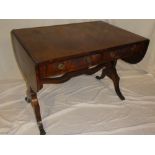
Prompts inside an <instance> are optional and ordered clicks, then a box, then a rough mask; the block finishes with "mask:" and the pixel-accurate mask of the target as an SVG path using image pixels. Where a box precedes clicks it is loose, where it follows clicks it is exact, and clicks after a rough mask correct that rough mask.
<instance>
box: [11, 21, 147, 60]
mask: <svg viewBox="0 0 155 155" xmlns="http://www.w3.org/2000/svg"><path fill="white" fill-rule="evenodd" d="M12 33H13V34H14V35H15V36H16V37H17V39H18V41H19V42H20V43H21V45H22V46H23V47H24V49H25V50H26V51H27V53H28V54H29V55H30V56H31V57H32V59H33V61H34V62H35V63H42V62H45V61H53V60H56V59H61V58H69V57H76V56H82V55H87V54H90V53H91V52H104V50H107V49H110V48H114V47H119V46H124V45H128V44H132V43H136V42H141V41H144V40H146V38H144V37H141V36H139V35H136V34H133V33H131V32H128V31H126V30H123V29H120V28H118V27H115V26H112V25H110V24H107V23H105V22H102V21H95V22H85V23H76V24H66V25H57V26H46V27H37V28H26V29H17V30H13V31H12Z"/></svg>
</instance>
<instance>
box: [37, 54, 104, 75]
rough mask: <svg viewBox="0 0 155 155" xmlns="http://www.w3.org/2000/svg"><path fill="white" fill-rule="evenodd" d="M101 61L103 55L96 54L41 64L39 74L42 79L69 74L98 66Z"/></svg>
mask: <svg viewBox="0 0 155 155" xmlns="http://www.w3.org/2000/svg"><path fill="white" fill-rule="evenodd" d="M101 61H102V57H101V55H100V54H95V55H91V56H85V57H80V58H74V59H71V60H66V61H61V62H55V63H48V64H41V65H40V66H39V72H40V76H41V77H48V76H55V75H61V74H65V73H67V72H72V71H78V70H81V69H86V68H89V67H91V66H94V65H97V64H98V63H101Z"/></svg>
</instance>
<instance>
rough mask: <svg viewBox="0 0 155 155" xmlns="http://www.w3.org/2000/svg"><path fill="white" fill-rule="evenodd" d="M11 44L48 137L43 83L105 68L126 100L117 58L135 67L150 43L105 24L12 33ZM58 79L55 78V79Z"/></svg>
mask: <svg viewBox="0 0 155 155" xmlns="http://www.w3.org/2000/svg"><path fill="white" fill-rule="evenodd" d="M11 36H12V43H13V48H14V52H15V57H16V60H17V62H18V65H19V68H20V70H21V72H22V74H23V76H24V78H25V81H26V84H27V97H26V101H27V102H29V103H30V102H31V104H32V107H33V109H34V112H35V116H36V120H37V123H38V127H39V130H40V134H45V131H44V128H43V124H42V120H41V114H40V107H39V103H38V99H37V92H38V91H39V90H41V89H42V87H43V84H47V83H48V84H50V83H63V82H65V81H67V80H69V79H71V78H72V77H75V76H78V75H81V74H87V75H91V74H94V73H96V72H97V71H99V70H100V69H102V74H101V76H97V77H96V78H97V79H98V80H100V79H102V78H104V77H105V76H108V77H109V78H110V79H111V80H112V81H113V83H114V87H115V91H116V93H117V95H118V96H119V97H120V99H121V100H124V99H125V98H124V96H123V95H122V93H121V91H120V88H119V80H120V78H119V76H118V74H117V71H116V63H117V60H118V59H122V60H124V61H125V62H128V63H131V64H135V63H138V62H140V61H141V60H142V59H143V57H144V56H145V53H146V51H147V48H148V45H149V40H148V39H146V38H144V37H142V36H139V35H136V34H133V33H131V32H128V31H126V30H123V29H121V28H118V27H115V26H113V25H110V24H107V23H105V22H102V21H95V22H85V23H76V24H66V25H57V26H46V27H37V28H25V29H16V30H12V32H11ZM55 76H56V77H55Z"/></svg>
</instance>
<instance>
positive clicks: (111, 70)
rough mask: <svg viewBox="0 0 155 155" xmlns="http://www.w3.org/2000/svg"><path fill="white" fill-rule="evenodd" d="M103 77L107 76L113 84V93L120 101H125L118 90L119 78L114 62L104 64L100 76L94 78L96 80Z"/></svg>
mask: <svg viewBox="0 0 155 155" xmlns="http://www.w3.org/2000/svg"><path fill="white" fill-rule="evenodd" d="M105 76H108V77H109V78H110V79H111V80H112V81H113V83H114V87H115V91H116V93H117V95H118V96H119V98H120V99H121V100H125V97H124V96H123V95H122V93H121V91H120V88H119V80H120V78H119V76H118V74H117V71H116V61H113V62H110V63H107V64H105V68H104V69H103V70H102V74H101V76H96V79H98V80H100V79H103V78H104V77H105Z"/></svg>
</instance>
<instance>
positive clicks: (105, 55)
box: [39, 43, 146, 78]
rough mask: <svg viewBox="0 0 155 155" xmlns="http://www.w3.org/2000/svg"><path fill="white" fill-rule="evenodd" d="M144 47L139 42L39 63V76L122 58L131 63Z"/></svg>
mask: <svg viewBox="0 0 155 155" xmlns="http://www.w3.org/2000/svg"><path fill="white" fill-rule="evenodd" d="M145 47H146V45H145V44H141V43H139V44H133V45H128V46H125V47H121V48H119V49H116V50H110V51H103V52H102V54H94V55H90V56H84V57H79V58H74V59H70V60H65V61H61V62H55V63H47V64H41V65H40V66H39V72H40V77H41V78H44V77H49V76H56V75H61V74H65V73H68V72H72V71H78V70H81V69H87V68H89V67H92V66H95V65H98V64H100V63H103V62H105V63H106V62H110V61H113V60H117V59H123V60H125V61H128V62H131V63H132V61H134V62H135V61H137V60H138V57H141V56H140V55H142V54H143V52H144V51H145V50H146V48H145ZM130 59H131V60H130ZM134 59H136V60H134Z"/></svg>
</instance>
